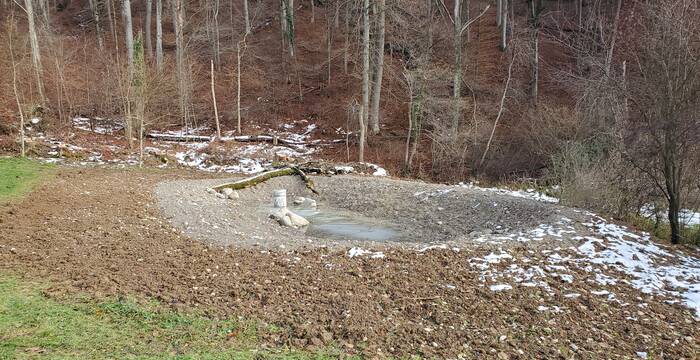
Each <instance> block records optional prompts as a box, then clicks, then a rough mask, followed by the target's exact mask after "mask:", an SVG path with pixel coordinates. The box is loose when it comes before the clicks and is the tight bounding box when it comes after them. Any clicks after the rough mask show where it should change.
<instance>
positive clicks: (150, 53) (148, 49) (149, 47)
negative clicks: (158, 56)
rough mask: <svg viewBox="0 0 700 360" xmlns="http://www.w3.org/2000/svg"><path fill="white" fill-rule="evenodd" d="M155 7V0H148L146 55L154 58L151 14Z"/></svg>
mask: <svg viewBox="0 0 700 360" xmlns="http://www.w3.org/2000/svg"><path fill="white" fill-rule="evenodd" d="M152 9H153V0H146V29H145V30H146V31H145V33H146V55H148V58H149V59H151V58H153V44H152V43H151V16H152Z"/></svg>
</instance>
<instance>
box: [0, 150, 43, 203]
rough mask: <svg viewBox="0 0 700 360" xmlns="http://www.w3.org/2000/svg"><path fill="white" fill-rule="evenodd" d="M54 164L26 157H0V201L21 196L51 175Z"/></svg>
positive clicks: (11, 199) (7, 200)
mask: <svg viewBox="0 0 700 360" xmlns="http://www.w3.org/2000/svg"><path fill="white" fill-rule="evenodd" d="M53 169H55V166H54V165H51V164H45V163H41V162H38V161H35V160H29V159H26V158H13V157H0V203H3V202H9V201H13V200H17V199H20V198H22V197H23V196H24V195H26V194H28V193H29V192H30V191H31V190H32V189H33V188H34V187H36V186H37V185H39V184H40V183H42V182H43V181H46V180H49V179H50V178H51V177H52V176H53Z"/></svg>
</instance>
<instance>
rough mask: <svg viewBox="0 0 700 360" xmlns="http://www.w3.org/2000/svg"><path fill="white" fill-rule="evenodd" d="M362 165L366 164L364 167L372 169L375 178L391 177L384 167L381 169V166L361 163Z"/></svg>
mask: <svg viewBox="0 0 700 360" xmlns="http://www.w3.org/2000/svg"><path fill="white" fill-rule="evenodd" d="M360 164H364V165H367V166H368V167H370V168H372V169H373V170H374V172H373V173H372V175H374V176H388V175H389V173H388V172H387V171H386V169H384V168H383V167H381V166H379V165H376V164H371V163H360Z"/></svg>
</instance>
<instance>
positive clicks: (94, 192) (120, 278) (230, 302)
mask: <svg viewBox="0 0 700 360" xmlns="http://www.w3.org/2000/svg"><path fill="white" fill-rule="evenodd" d="M196 177H199V175H191V174H183V173H174V172H159V171H153V170H148V171H140V170H107V169H60V170H58V171H57V175H56V177H55V178H54V179H53V180H52V181H51V182H49V183H47V184H45V185H43V186H42V187H40V188H38V189H37V190H36V191H34V192H33V193H31V194H30V195H28V196H27V197H26V198H25V199H24V200H21V201H16V202H13V203H9V204H4V205H0V269H1V270H2V271H4V272H12V273H17V274H21V276H25V277H28V278H34V277H39V278H42V279H47V280H50V281H51V284H52V287H51V289H50V290H49V291H48V294H50V296H56V295H60V294H65V293H75V292H81V293H88V294H91V295H92V296H94V297H96V298H102V297H105V296H116V295H123V296H134V297H136V298H137V299H143V300H145V299H149V298H155V299H158V300H160V301H162V302H163V303H164V304H167V305H169V306H171V307H173V308H175V309H179V310H182V311H191V310H193V309H199V310H202V311H204V312H205V313H206V314H208V315H210V316H234V315H236V316H244V317H246V318H250V319H258V320H261V321H263V322H265V323H269V324H274V325H276V326H277V327H278V328H280V329H281V331H280V332H276V333H272V334H265V335H264V337H265V340H266V341H269V342H270V343H271V344H273V345H290V346H293V347H300V348H306V347H312V348H313V347H318V346H322V345H324V344H326V345H327V344H336V345H337V346H339V347H340V348H341V349H342V350H343V351H345V352H347V353H350V354H352V353H356V354H362V355H365V356H367V357H378V358H382V357H388V356H406V355H412V354H415V355H421V356H424V357H428V358H432V357H457V356H459V355H462V356H463V357H464V358H485V357H488V358H491V357H493V358H499V359H508V358H523V359H526V358H538V359H541V358H574V357H575V358H581V359H600V358H634V357H636V355H635V353H636V352H637V351H645V352H648V353H649V356H650V357H654V358H656V357H659V358H673V359H680V358H686V359H692V358H698V357H699V356H700V350H699V349H698V343H700V330H698V326H697V325H698V324H697V322H696V321H695V320H693V318H692V314H691V313H690V311H688V310H687V309H685V308H682V307H680V306H676V305H669V304H666V303H664V302H663V301H661V300H660V299H658V298H651V297H649V296H646V295H642V294H641V293H639V292H638V291H636V290H634V289H631V288H628V287H627V285H618V286H616V289H615V293H616V295H617V297H618V299H620V300H623V301H625V302H629V303H631V304H633V305H632V306H627V307H623V306H622V305H620V304H619V303H616V302H608V301H606V300H605V298H604V297H599V296H593V295H590V294H589V293H588V292H587V291H586V289H588V287H589V284H587V283H585V282H584V281H579V280H576V281H575V282H574V283H573V284H565V283H562V282H558V280H557V279H549V280H547V281H548V282H550V283H549V285H550V286H551V288H552V289H553V291H554V295H553V296H550V295H548V294H546V293H545V292H543V291H542V289H541V288H525V287H518V288H516V289H514V290H513V291H507V292H492V291H490V290H489V289H488V288H487V287H484V286H483V284H482V283H481V282H480V280H479V271H478V270H476V269H474V268H472V267H470V265H469V259H470V258H472V257H475V256H483V255H484V252H483V251H480V250H473V251H472V250H462V251H460V252H454V251H451V250H433V251H427V252H423V253H418V252H415V251H407V250H399V249H393V250H388V251H385V254H386V258H385V259H370V258H367V257H363V258H349V257H348V256H347V255H346V253H345V251H337V250H333V251H331V250H326V249H315V250H297V251H293V252H269V251H260V250H255V249H234V248H228V249H221V248H215V247H208V246H206V245H204V244H202V243H200V242H197V241H194V240H191V239H189V238H187V237H185V236H183V235H181V233H179V232H178V231H177V230H174V229H173V227H172V226H171V225H169V223H168V222H167V221H166V220H164V219H163V218H162V217H161V215H160V214H159V211H158V206H157V204H156V202H155V200H154V198H153V196H152V189H153V188H154V186H155V185H156V184H157V183H158V182H160V181H163V180H171V179H178V178H196ZM529 256H533V257H534V258H536V257H537V256H538V255H537V254H535V255H529ZM576 278H577V279H579V278H580V279H584V278H585V277H583V276H580V277H579V276H577V277H576ZM565 287H566V288H567V289H565ZM572 287H573V288H574V289H576V290H578V291H579V292H581V293H582V295H581V296H580V297H578V298H574V299H568V298H567V299H565V298H564V297H563V294H564V291H565V290H566V291H567V292H568V291H571V290H570V289H571V288H572ZM640 296H642V297H641V298H639V297H640ZM641 302H646V303H648V304H649V306H648V307H643V308H642V307H639V306H634V304H639V303H641ZM551 303H555V304H557V305H559V306H560V307H561V310H562V311H561V312H560V313H551V312H539V311H538V309H537V308H538V306H540V305H551ZM631 315H633V316H635V317H639V318H640V319H641V320H640V321H634V322H633V321H628V320H627V317H628V316H631Z"/></svg>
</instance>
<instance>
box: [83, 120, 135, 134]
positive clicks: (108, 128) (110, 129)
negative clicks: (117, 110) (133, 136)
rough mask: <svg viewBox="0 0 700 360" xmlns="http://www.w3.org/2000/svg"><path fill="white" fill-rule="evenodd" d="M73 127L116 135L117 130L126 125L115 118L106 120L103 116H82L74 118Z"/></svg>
mask: <svg viewBox="0 0 700 360" xmlns="http://www.w3.org/2000/svg"><path fill="white" fill-rule="evenodd" d="M73 127H74V128H76V129H78V130H83V131H90V132H94V133H96V134H109V135H115V134H116V133H117V132H119V131H121V130H123V129H124V126H123V125H122V124H121V123H120V122H117V121H114V120H105V119H102V118H94V119H90V118H86V117H81V116H79V117H75V118H73Z"/></svg>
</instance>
